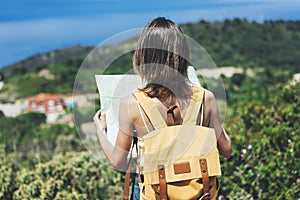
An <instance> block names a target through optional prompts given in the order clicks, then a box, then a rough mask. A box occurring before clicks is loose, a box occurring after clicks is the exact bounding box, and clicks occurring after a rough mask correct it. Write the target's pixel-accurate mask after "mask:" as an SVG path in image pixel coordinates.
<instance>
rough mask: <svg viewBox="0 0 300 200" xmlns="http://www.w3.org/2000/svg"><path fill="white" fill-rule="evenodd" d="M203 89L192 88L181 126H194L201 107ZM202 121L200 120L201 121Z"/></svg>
mask: <svg viewBox="0 0 300 200" xmlns="http://www.w3.org/2000/svg"><path fill="white" fill-rule="evenodd" d="M203 95H204V89H203V88H202V87H195V86H193V94H192V97H191V100H190V104H189V106H188V108H187V111H186V114H185V116H184V118H183V124H187V123H188V124H196V123H197V118H198V114H199V111H200V107H201V105H202V101H203ZM201 120H202V119H201Z"/></svg>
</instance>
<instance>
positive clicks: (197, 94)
mask: <svg viewBox="0 0 300 200" xmlns="http://www.w3.org/2000/svg"><path fill="white" fill-rule="evenodd" d="M203 95H204V89H203V88H199V87H193V95H192V98H191V100H190V105H189V107H188V109H187V112H186V115H185V118H184V119H183V122H182V124H181V125H174V126H167V124H166V122H165V121H164V120H163V118H162V116H161V115H160V113H159V111H158V110H157V108H156V106H155V105H154V103H153V101H152V100H151V98H150V97H148V96H147V95H146V94H145V93H144V92H141V91H137V92H135V93H134V96H135V98H136V99H137V100H138V102H139V104H140V106H141V107H142V109H143V110H144V112H145V113H146V115H147V117H148V118H149V120H150V121H151V123H152V125H153V127H154V129H155V130H154V131H152V132H150V133H148V134H147V135H145V136H143V137H142V138H139V139H138V167H139V174H140V177H141V180H142V181H141V182H140V183H139V185H140V191H141V192H140V199H141V200H155V199H169V200H173V199H176V200H180V199H182V200H183V199H184V200H187V199H215V198H216V196H217V192H218V186H217V184H218V183H217V178H216V176H220V175H221V168H220V161H219V152H218V149H217V139H216V135H215V131H214V129H212V128H208V127H203V126H199V125H196V123H197V117H198V114H199V110H200V107H201V104H202V100H203ZM202 110H203V109H202ZM202 118H203V117H202ZM201 120H202V119H201ZM201 124H202V123H201Z"/></svg>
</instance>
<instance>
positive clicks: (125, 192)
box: [123, 159, 132, 200]
mask: <svg viewBox="0 0 300 200" xmlns="http://www.w3.org/2000/svg"><path fill="white" fill-rule="evenodd" d="M131 163H132V159H130V163H129V165H128V169H127V171H126V174H125V180H124V186H123V200H128V199H129V185H130V174H131V173H130V168H131Z"/></svg>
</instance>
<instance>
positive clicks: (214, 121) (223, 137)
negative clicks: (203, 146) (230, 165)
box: [205, 90, 232, 158]
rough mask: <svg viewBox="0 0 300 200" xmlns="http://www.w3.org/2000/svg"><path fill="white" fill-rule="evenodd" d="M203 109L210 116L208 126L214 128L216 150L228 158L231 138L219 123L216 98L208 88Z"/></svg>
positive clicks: (230, 150) (230, 149)
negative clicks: (216, 141)
mask: <svg viewBox="0 0 300 200" xmlns="http://www.w3.org/2000/svg"><path fill="white" fill-rule="evenodd" d="M205 109H206V112H208V114H207V115H208V116H210V121H209V127H211V128H214V129H215V133H216V137H217V140H218V144H217V145H218V150H219V152H220V154H221V155H222V156H224V157H225V158H229V157H230V156H231V152H232V147H231V139H230V137H229V136H228V134H227V133H226V131H225V129H224V128H223V126H222V125H221V123H220V118H219V111H218V105H217V102H216V99H215V97H214V95H213V93H212V92H210V91H208V90H206V91H205Z"/></svg>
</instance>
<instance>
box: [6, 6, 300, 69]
mask: <svg viewBox="0 0 300 200" xmlns="http://www.w3.org/2000/svg"><path fill="white" fill-rule="evenodd" d="M299 11H300V1H299V0H188V1H184V0H171V1H167V0H165V1H164V0H42V1H41V0H1V1H0V67H3V66H6V65H8V64H13V63H15V62H18V61H21V60H23V59H26V58H28V57H30V56H33V55H35V54H38V53H45V52H48V51H52V50H55V49H62V48H66V47H72V46H75V45H88V46H96V45H99V44H101V43H102V42H103V41H105V40H106V39H108V38H110V37H112V36H113V35H116V34H118V33H120V32H124V31H128V30H132V29H136V28H138V29H140V28H143V27H144V26H145V25H146V24H147V23H149V22H150V21H151V20H152V19H154V18H155V17H160V16H163V17H166V18H169V19H171V20H173V21H175V22H176V23H178V24H181V23H187V22H198V21H200V20H206V21H223V20H224V19H233V18H243V19H244V18H245V19H247V20H249V21H253V20H255V21H257V22H263V21H264V20H300V14H299V13H300V12H299Z"/></svg>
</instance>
